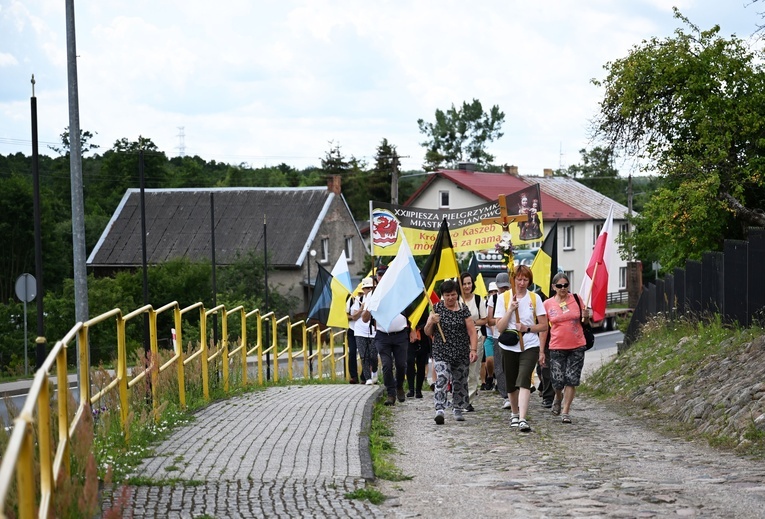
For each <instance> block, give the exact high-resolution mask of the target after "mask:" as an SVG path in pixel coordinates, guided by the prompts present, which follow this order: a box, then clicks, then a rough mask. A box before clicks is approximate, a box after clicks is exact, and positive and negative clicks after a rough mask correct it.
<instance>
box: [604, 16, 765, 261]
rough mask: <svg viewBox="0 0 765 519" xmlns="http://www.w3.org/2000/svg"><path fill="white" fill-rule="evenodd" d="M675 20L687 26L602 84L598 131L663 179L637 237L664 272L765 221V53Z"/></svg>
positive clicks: (644, 46) (611, 66)
mask: <svg viewBox="0 0 765 519" xmlns="http://www.w3.org/2000/svg"><path fill="white" fill-rule="evenodd" d="M675 17H676V18H678V19H680V20H682V22H684V23H685V24H686V25H687V26H688V27H689V30H688V32H686V31H684V30H683V29H677V30H676V31H675V35H674V36H673V37H669V38H665V39H663V40H659V39H657V38H652V39H651V40H649V41H644V42H643V43H641V44H640V45H638V46H636V47H634V48H633V49H632V50H631V51H630V52H629V54H628V56H627V57H625V58H623V59H619V60H617V61H614V62H610V63H607V64H606V65H605V69H606V70H607V72H608V73H607V76H606V78H605V79H604V80H602V81H597V80H594V83H595V84H596V85H598V86H601V87H603V89H604V97H603V99H602V101H601V102H600V113H599V115H598V116H597V118H596V119H595V121H594V132H595V134H596V136H597V137H601V138H603V139H605V141H606V142H607V145H608V146H609V147H610V148H612V149H614V150H621V151H623V152H624V153H625V154H626V155H628V156H633V157H636V158H638V159H640V160H641V161H642V164H643V167H645V168H646V170H648V171H651V170H652V171H656V172H658V173H659V174H660V175H661V176H662V177H663V181H664V185H663V187H662V188H660V189H659V191H658V192H657V193H656V195H655V197H654V199H653V200H652V201H651V202H649V203H648V204H646V206H645V208H644V211H643V213H642V214H641V216H640V219H639V220H638V221H637V236H636V240H637V241H638V243H639V244H640V245H641V246H639V247H638V249H641V248H642V250H643V251H644V252H648V251H650V253H651V255H653V256H655V257H656V258H657V259H658V260H659V261H660V262H661V264H662V265H663V266H664V267H665V268H670V267H674V266H681V265H682V264H684V261H685V259H686V258H694V259H698V258H699V257H700V255H701V253H702V252H704V251H705V250H719V249H720V248H721V246H722V240H723V238H740V237H742V236H743V235H744V232H745V229H746V227H747V226H749V225H756V226H763V225H765V213H763V212H762V211H761V210H760V209H758V208H762V207H765V182H764V181H763V180H764V179H763V172H765V68H764V65H763V63H765V61H764V60H763V58H765V53H763V51H762V50H753V49H751V48H750V47H749V46H748V45H747V44H746V42H744V41H742V40H740V39H738V38H737V37H735V36H732V37H731V38H730V39H725V38H722V37H721V36H720V35H719V31H720V28H719V26H715V27H713V28H711V29H709V30H706V31H701V30H699V29H698V27H696V26H694V25H693V24H691V23H690V22H689V21H688V20H687V19H686V18H685V17H683V16H682V15H681V14H680V13H679V12H678V11H677V10H675Z"/></svg>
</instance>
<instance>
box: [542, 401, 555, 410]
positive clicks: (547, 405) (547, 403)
mask: <svg viewBox="0 0 765 519" xmlns="http://www.w3.org/2000/svg"><path fill="white" fill-rule="evenodd" d="M552 405H553V401H552V400H543V401H542V407H544V408H545V409H550V408H551V407H552Z"/></svg>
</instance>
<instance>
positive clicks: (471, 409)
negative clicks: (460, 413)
mask: <svg viewBox="0 0 765 519" xmlns="http://www.w3.org/2000/svg"><path fill="white" fill-rule="evenodd" d="M465 411H467V412H468V413H472V412H473V411H475V408H474V407H473V404H468V406H467V407H466V408H465Z"/></svg>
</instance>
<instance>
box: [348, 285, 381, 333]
mask: <svg viewBox="0 0 765 519" xmlns="http://www.w3.org/2000/svg"><path fill="white" fill-rule="evenodd" d="M363 299H364V296H363V295H362V296H359V297H357V298H356V300H355V301H354V303H353V306H352V307H351V311H350V312H349V313H354V312H358V311H359V310H360V309H361V308H362V306H363V304H364V301H363ZM376 333H377V330H375V327H374V325H372V321H371V320H370V321H369V322H366V323H365V322H364V321H363V319H361V317H359V318H358V319H356V320H355V321H353V334H354V335H355V336H356V337H374V336H375V334H376Z"/></svg>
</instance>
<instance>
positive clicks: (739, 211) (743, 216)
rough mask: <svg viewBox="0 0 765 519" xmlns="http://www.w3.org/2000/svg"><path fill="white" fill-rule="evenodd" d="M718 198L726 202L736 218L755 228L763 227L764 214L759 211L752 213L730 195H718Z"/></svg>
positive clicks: (764, 223) (725, 193)
mask: <svg viewBox="0 0 765 519" xmlns="http://www.w3.org/2000/svg"><path fill="white" fill-rule="evenodd" d="M720 198H721V199H722V201H723V202H726V203H727V204H728V206H729V207H730V208H731V209H733V211H734V213H735V214H736V218H738V219H739V220H741V221H743V222H744V223H748V224H751V225H755V226H757V227H765V213H762V212H761V211H753V210H752V209H749V208H748V207H744V205H743V204H742V203H741V202H739V201H738V200H737V199H736V198H734V197H733V196H731V194H730V193H727V192H724V193H720Z"/></svg>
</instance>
